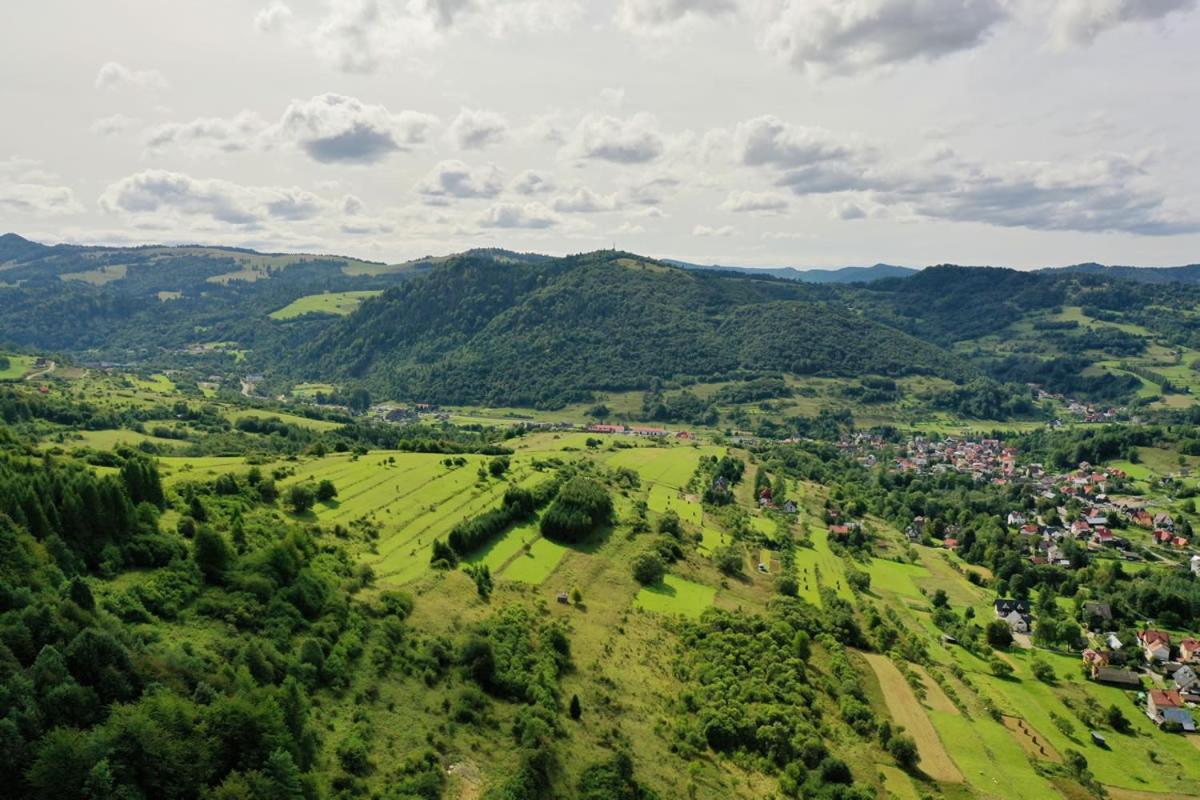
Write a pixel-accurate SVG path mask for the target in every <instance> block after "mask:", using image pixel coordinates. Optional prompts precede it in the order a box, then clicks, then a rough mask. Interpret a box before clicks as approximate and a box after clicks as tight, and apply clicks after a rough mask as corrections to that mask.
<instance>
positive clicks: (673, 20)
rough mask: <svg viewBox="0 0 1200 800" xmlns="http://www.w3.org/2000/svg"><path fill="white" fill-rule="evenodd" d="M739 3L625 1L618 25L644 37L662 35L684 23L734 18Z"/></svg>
mask: <svg viewBox="0 0 1200 800" xmlns="http://www.w3.org/2000/svg"><path fill="white" fill-rule="evenodd" d="M736 10H737V3H736V2H735V0H621V5H620V7H619V8H618V9H617V24H618V25H620V26H621V27H622V28H624V29H625V30H627V31H631V32H633V33H641V34H647V33H649V34H654V33H661V32H663V31H664V30H667V29H670V28H673V27H675V26H677V25H678V24H679V23H681V22H685V21H689V20H698V19H705V18H712V17H716V16H720V15H722V14H731V13H733V12H735V11H736Z"/></svg>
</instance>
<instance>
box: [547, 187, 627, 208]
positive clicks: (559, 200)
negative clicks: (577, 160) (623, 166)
mask: <svg viewBox="0 0 1200 800" xmlns="http://www.w3.org/2000/svg"><path fill="white" fill-rule="evenodd" d="M553 205H554V210H555V211H561V212H563V213H578V214H591V213H596V212H599V211H616V210H617V209H619V208H620V207H621V203H620V201H619V200H618V199H617V196H616V195H615V194H607V195H600V194H596V193H595V192H593V191H592V190H591V189H588V188H586V187H583V188H579V189H576V190H575V191H574V192H572V193H571V194H566V195H562V196H560V197H556V198H554V204H553Z"/></svg>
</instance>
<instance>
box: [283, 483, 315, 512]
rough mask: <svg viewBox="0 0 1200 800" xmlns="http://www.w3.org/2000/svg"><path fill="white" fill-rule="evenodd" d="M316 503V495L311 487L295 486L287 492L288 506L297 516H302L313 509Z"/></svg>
mask: <svg viewBox="0 0 1200 800" xmlns="http://www.w3.org/2000/svg"><path fill="white" fill-rule="evenodd" d="M314 502H316V494H314V492H313V490H312V487H311V486H304V485H303V484H297V485H295V486H293V487H292V488H291V490H290V491H288V504H289V505H290V506H291V507H292V511H294V512H295V513H297V514H304V513H305V512H307V511H308V510H309V509H311V508H312V507H313V503H314Z"/></svg>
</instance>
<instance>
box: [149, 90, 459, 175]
mask: <svg viewBox="0 0 1200 800" xmlns="http://www.w3.org/2000/svg"><path fill="white" fill-rule="evenodd" d="M436 124H437V118H436V117H433V116H430V115H428V114H422V113H419V112H416V111H400V112H397V113H393V112H391V111H389V110H388V109H387V108H385V107H383V106H381V105H371V104H368V103H364V102H362V101H361V100H358V99H357V98H354V97H347V96H345V95H339V94H322V95H317V96H316V97H313V98H310V99H308V100H293V101H292V102H291V103H290V104H289V105H288V107H287V108H286V109H285V110H284V112H283V115H282V116H281V117H280V119H279V121H278V122H276V123H274V124H269V123H267V122H266V121H265V120H264V119H262V117H260V116H259V115H258V114H256V113H254V112H252V111H242V112H240V113H238V114H236V115H234V116H233V117H202V118H199V119H194V120H190V121H187V122H167V123H164V124H161V125H156V126H154V127H152V128H150V129H148V130H147V131H146V132H145V133H144V135H143V142H144V144H145V145H146V149H147V150H148V151H149V152H152V153H160V152H164V151H167V150H172V149H177V150H181V151H183V152H186V153H190V154H192V155H204V154H210V153H236V152H241V151H246V150H254V149H266V148H269V147H272V146H274V145H278V144H283V145H289V146H295V147H297V148H299V149H300V150H301V151H302V152H304V153H305V154H307V155H308V156H309V157H310V158H312V159H313V160H314V161H319V162H321V163H324V164H338V163H341V164H374V163H376V162H378V161H381V160H383V159H384V158H386V157H387V156H389V155H391V154H392V153H396V152H401V151H407V150H412V149H413V148H415V147H419V146H421V145H423V144H425V143H427V142H428V141H429V138H430V135H431V131H432V129H433V127H434V126H435V125H436Z"/></svg>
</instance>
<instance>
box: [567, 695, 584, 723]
mask: <svg viewBox="0 0 1200 800" xmlns="http://www.w3.org/2000/svg"><path fill="white" fill-rule="evenodd" d="M570 712H571V719H579V718H580V717H581V716H583V708H582V707H581V706H580V705H579V695H577V694H573V695H571V707H570Z"/></svg>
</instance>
